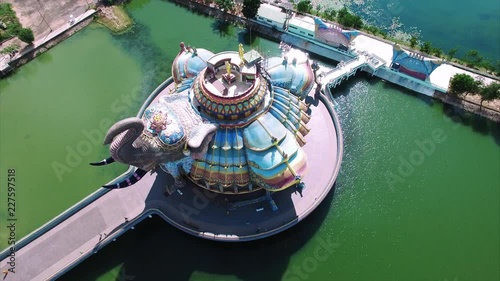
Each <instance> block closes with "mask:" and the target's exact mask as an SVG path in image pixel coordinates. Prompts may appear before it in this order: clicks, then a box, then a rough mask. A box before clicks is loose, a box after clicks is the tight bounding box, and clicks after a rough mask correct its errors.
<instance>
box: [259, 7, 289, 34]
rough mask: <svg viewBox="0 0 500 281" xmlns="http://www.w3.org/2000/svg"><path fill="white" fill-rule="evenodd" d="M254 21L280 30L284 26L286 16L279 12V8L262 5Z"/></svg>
mask: <svg viewBox="0 0 500 281" xmlns="http://www.w3.org/2000/svg"><path fill="white" fill-rule="evenodd" d="M256 19H257V20H258V21H260V22H263V23H264V24H266V25H269V26H272V27H276V28H278V29H282V28H283V25H284V24H285V20H286V14H285V13H283V12H282V11H281V8H278V7H275V6H272V5H269V4H264V3H263V4H261V5H260V8H259V11H258V12H257V16H256Z"/></svg>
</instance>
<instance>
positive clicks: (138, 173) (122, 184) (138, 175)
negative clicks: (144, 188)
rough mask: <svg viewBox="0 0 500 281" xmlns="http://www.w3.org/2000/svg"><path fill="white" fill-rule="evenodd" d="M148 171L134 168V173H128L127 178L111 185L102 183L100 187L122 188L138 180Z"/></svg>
mask: <svg viewBox="0 0 500 281" xmlns="http://www.w3.org/2000/svg"><path fill="white" fill-rule="evenodd" d="M147 172H148V171H144V170H142V169H137V170H135V173H133V174H132V175H130V176H129V177H128V178H126V179H123V180H121V181H119V182H117V183H115V184H111V185H103V186H102V187H104V188H109V189H118V188H124V187H128V186H131V185H133V184H134V183H136V182H138V181H139V180H140V179H142V177H143V176H144V175H145V174H146V173H147Z"/></svg>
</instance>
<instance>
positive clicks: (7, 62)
mask: <svg viewBox="0 0 500 281" xmlns="http://www.w3.org/2000/svg"><path fill="white" fill-rule="evenodd" d="M95 12H96V11H95V10H93V9H91V10H88V11H86V12H85V13H83V14H82V15H80V16H78V17H76V18H74V19H73V20H72V21H69V22H67V23H66V24H64V25H63V26H61V27H60V28H59V29H57V30H54V31H52V32H51V33H49V34H47V36H45V37H44V38H41V39H38V40H35V42H33V43H32V44H30V45H28V46H26V47H25V48H23V49H22V50H20V52H19V53H17V54H16V55H15V56H13V57H12V56H8V55H7V56H4V57H2V58H1V60H0V77H3V76H6V75H8V74H10V73H11V72H12V71H14V70H15V69H16V68H18V67H20V66H21V65H23V64H25V63H27V62H29V61H30V60H32V59H34V58H36V57H37V56H38V55H40V54H42V53H44V52H45V51H47V50H48V49H50V48H52V47H54V46H55V45H57V44H58V43H60V42H61V41H63V40H65V39H66V38H68V37H70V36H71V35H73V34H74V33H76V32H78V31H79V30H81V29H82V28H84V27H86V26H87V25H88V24H90V23H91V22H92V21H93V20H94V18H93V15H94V13H95Z"/></svg>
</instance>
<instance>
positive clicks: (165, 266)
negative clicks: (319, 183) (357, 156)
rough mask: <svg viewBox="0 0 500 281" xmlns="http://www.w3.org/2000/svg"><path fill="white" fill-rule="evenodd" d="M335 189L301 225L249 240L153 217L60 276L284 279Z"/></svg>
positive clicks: (138, 279)
mask: <svg viewBox="0 0 500 281" xmlns="http://www.w3.org/2000/svg"><path fill="white" fill-rule="evenodd" d="M132 188H133V187H132ZM334 192H335V186H334V187H333V188H332V190H331V191H330V193H329V194H328V195H327V196H326V198H325V200H324V201H323V202H322V204H321V205H320V206H319V207H318V208H317V209H316V210H315V211H314V212H313V213H312V214H311V215H309V216H308V217H307V218H306V219H305V220H304V221H302V222H301V223H299V224H298V225H295V226H293V227H292V228H290V229H288V230H286V231H284V232H282V233H279V234H277V235H275V236H272V237H269V238H265V239H262V240H257V241H251V242H243V243H223V242H214V241H209V240H204V239H200V238H197V237H194V236H191V235H189V234H186V233H184V232H182V231H180V230H178V229H176V228H174V227H173V226H171V225H169V224H168V223H166V222H164V221H163V220H162V219H161V218H160V217H157V216H153V218H151V219H147V220H144V221H143V222H141V223H140V224H138V225H136V227H135V230H130V231H128V232H127V233H125V234H124V235H123V236H121V237H120V238H118V239H117V241H116V242H113V243H111V244H110V245H108V246H106V247H105V248H104V249H103V250H101V251H100V252H99V253H98V254H96V255H94V256H92V257H90V258H89V259H87V260H85V261H84V262H83V263H81V264H80V265H78V266H77V267H76V268H74V269H72V270H71V271H69V272H68V273H67V274H66V275H64V276H63V277H62V278H60V279H59V280H71V281H75V280H96V279H98V278H99V277H101V276H103V275H105V274H108V276H109V275H111V274H112V273H111V274H110V273H109V272H110V271H111V270H113V269H114V270H115V272H116V271H119V272H118V273H115V274H114V275H113V276H112V277H110V279H108V280H116V281H123V280H134V281H141V280H148V281H150V280H160V279H165V280H191V279H192V278H193V277H202V276H204V277H205V278H200V279H204V280H219V277H220V276H226V277H233V278H234V277H237V278H239V279H241V280H250V281H254V280H255V281H261V280H281V278H282V276H283V275H284V274H285V272H286V271H287V270H288V265H289V263H290V257H291V256H292V255H294V254H295V253H296V252H297V251H298V250H300V249H301V248H303V247H304V245H306V244H307V243H308V242H309V241H311V238H312V237H313V236H314V235H315V234H316V232H317V231H318V229H319V227H320V226H321V224H322V223H323V221H324V220H325V218H326V216H327V214H328V212H329V210H330V208H331V204H332V200H333V196H334ZM270 264H272V266H270ZM160 276H161V278H160ZM101 278H102V277H101ZM127 278H128V279H127Z"/></svg>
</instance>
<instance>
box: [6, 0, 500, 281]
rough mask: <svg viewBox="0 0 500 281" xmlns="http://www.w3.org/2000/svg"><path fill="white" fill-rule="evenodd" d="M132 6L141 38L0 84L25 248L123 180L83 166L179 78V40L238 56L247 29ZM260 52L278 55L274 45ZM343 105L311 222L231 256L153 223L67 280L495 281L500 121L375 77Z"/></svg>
mask: <svg viewBox="0 0 500 281" xmlns="http://www.w3.org/2000/svg"><path fill="white" fill-rule="evenodd" d="M127 8H128V10H129V12H130V13H131V15H132V16H133V17H134V20H135V21H136V26H135V27H134V29H133V30H132V31H131V32H129V33H126V34H123V35H119V36H113V35H111V34H110V33H109V32H108V31H107V30H105V29H103V28H100V27H98V26H96V25H92V26H90V27H89V28H86V29H84V30H83V31H81V32H79V33H77V34H76V35H74V36H73V37H71V38H70V39H68V40H66V41H64V42H63V43H61V44H59V45H58V46H56V47H55V48H53V49H51V50H50V51H49V52H47V53H45V54H43V55H42V56H40V57H39V58H37V59H35V60H34V61H32V62H30V63H29V64H27V65H25V66H23V67H22V68H20V69H19V70H18V71H17V73H15V74H14V75H12V76H10V77H9V78H8V79H4V80H0V138H1V146H0V155H1V158H0V166H1V168H0V171H1V174H0V178H1V185H0V186H1V190H0V192H1V193H0V198H2V199H1V200H6V199H5V195H6V190H5V189H6V184H5V183H6V179H5V176H6V174H7V169H8V168H11V167H12V168H15V169H16V174H17V178H18V183H17V184H18V186H17V193H16V196H17V197H16V198H17V201H16V202H17V204H18V206H17V209H16V211H17V218H18V223H17V231H18V233H17V234H18V238H20V237H22V236H24V235H26V234H28V233H29V232H31V231H33V230H34V229H36V228H37V227H39V226H40V225H42V224H43V223H45V222H47V221H48V220H50V219H51V218H53V217H54V216H56V215H57V214H59V213H60V212H61V211H63V210H65V209H66V208H68V207H69V206H71V205H73V204H74V203H76V202H77V201H79V200H80V199H82V198H83V197H85V196H86V195H88V194H90V193H91V192H93V191H94V190H96V189H97V187H98V186H100V185H101V184H102V183H105V182H107V181H109V180H111V179H113V178H114V177H116V176H118V175H119V174H120V173H121V172H123V171H124V170H125V169H126V167H125V166H122V165H116V164H115V165H111V166H109V167H105V168H96V167H91V166H89V165H88V164H87V163H88V162H91V161H95V160H99V159H101V158H103V157H105V156H107V148H106V147H104V146H102V145H100V142H101V140H102V134H103V133H104V131H105V130H103V129H101V128H100V127H106V126H105V125H107V124H106V123H107V122H114V121H116V120H118V119H120V118H123V117H125V116H132V115H135V114H136V112H137V110H138V109H139V107H140V102H135V103H134V102H133V101H134V100H142V99H144V98H145V97H146V96H147V95H148V94H149V92H151V91H152V90H153V89H154V88H155V87H156V86H157V85H158V84H159V83H160V82H161V81H163V80H165V79H166V78H167V77H168V76H170V65H171V62H172V60H173V58H174V56H175V54H176V53H177V51H178V48H179V47H178V46H179V42H180V41H184V42H186V43H187V44H191V45H193V46H197V47H204V48H207V49H211V50H213V51H215V52H217V51H222V50H227V49H234V50H237V45H238V39H239V36H238V29H237V28H235V27H229V28H228V29H227V30H223V31H220V30H217V28H216V24H214V22H215V21H214V20H213V19H211V18H207V17H204V16H200V15H196V14H192V13H190V12H189V11H187V10H186V9H183V8H181V7H177V6H175V5H174V4H171V3H168V2H162V1H137V0H134V1H132V3H131V4H129V5H128V6H127ZM253 46H254V47H255V48H258V49H259V50H261V51H262V52H264V53H268V54H276V51H277V50H276V47H277V44H276V43H273V42H270V41H267V40H264V39H262V38H257V39H256V40H255V41H254V42H253ZM247 48H248V47H247ZM325 63H328V62H325ZM334 98H335V101H336V102H337V107H336V109H337V111H338V114H339V117H340V119H341V123H342V126H343V132H344V145H345V147H344V149H345V150H344V151H345V152H344V160H343V163H342V168H341V171H340V174H339V177H338V180H337V183H336V186H335V191H334V192H331V193H330V195H329V196H328V197H327V198H326V199H325V201H324V202H323V203H322V204H321V206H320V207H319V208H318V209H317V210H316V211H315V212H314V213H313V214H312V215H311V216H310V217H308V218H307V219H306V220H305V221H304V222H302V223H300V224H299V225H297V226H295V227H293V228H292V229H290V230H288V231H286V232H284V233H282V234H279V235H277V236H274V237H271V238H269V239H265V240H261V241H255V242H249V243H244V244H224V243H214V242H211V241H206V240H200V239H197V238H194V237H191V236H189V235H187V234H184V233H183V232H181V231H178V230H176V229H175V228H174V227H172V226H170V225H168V224H166V223H164V222H163V221H162V220H161V219H159V218H156V217H153V219H150V220H147V221H145V222H144V223H141V224H140V225H138V226H137V227H136V229H135V230H134V231H131V232H128V233H126V234H125V235H123V236H122V237H120V238H119V239H118V240H117V241H116V242H115V243H112V244H111V245H109V246H107V247H106V248H105V249H103V250H102V251H101V252H99V253H98V254H97V255H95V256H93V257H92V258H90V259H88V260H86V261H85V262H83V263H82V264H80V265H79V266H77V267H76V268H74V269H73V270H71V271H70V272H69V273H68V274H66V275H65V276H64V277H63V278H61V280H71V281H73V280H102V281H104V280H106V281H107V280H134V281H137V280H148V281H149V280H200V281H205V280H289V281H296V280H319V281H321V280H346V281H347V280H376V281H379V280H380V281H385V280H405V281H406V280H442V281H444V280H450V281H455V280H457V281H462V280H499V279H500V271H499V267H498V264H499V263H500V254H499V253H500V245H499V236H500V222H499V221H500V215H499V214H500V192H499V190H500V173H499V171H500V125H499V124H494V123H491V122H488V121H486V120H485V119H482V118H477V117H474V116H471V115H470V114H467V113H463V112H460V111H458V110H454V109H453V108H449V107H447V106H444V105H442V104H441V103H438V102H436V101H432V100H431V99H428V98H426V97H422V96H418V95H415V94H412V93H410V92H408V91H406V90H404V89H401V88H399V87H394V86H391V85H389V84H386V83H383V82H381V81H379V80H377V79H374V78H369V77H365V76H364V75H358V76H357V77H355V78H352V79H351V80H349V81H348V82H346V83H345V84H343V85H342V86H341V87H340V88H337V89H335V91H334ZM101 123H102V126H100V125H99V124H101ZM106 128H107V127H106ZM99 137H100V138H101V139H100V140H99V141H95V140H94V139H98V138H99ZM71 151H74V153H72V152H71ZM75 154H76V156H75ZM54 163H59V164H61V165H58V164H54ZM55 166H56V167H58V169H56V170H55V168H54V167H55ZM62 166H64V167H66V168H61V167H62ZM61 169H63V170H61ZM57 171H58V172H57ZM61 171H63V172H61ZM58 174H59V177H58ZM131 188H133V187H131ZM2 206H5V205H4V204H2ZM4 209H5V208H4V207H2V209H1V210H0V214H1V222H0V223H1V227H0V238H1V240H0V241H1V242H0V246H1V247H2V248H4V247H5V246H6V240H5V239H6V235H7V232H6V230H5V229H4V228H5V226H4V225H5V223H6V220H5V217H6V215H7V214H6V211H7V210H4ZM324 245H330V246H329V247H326V248H325V247H324Z"/></svg>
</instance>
